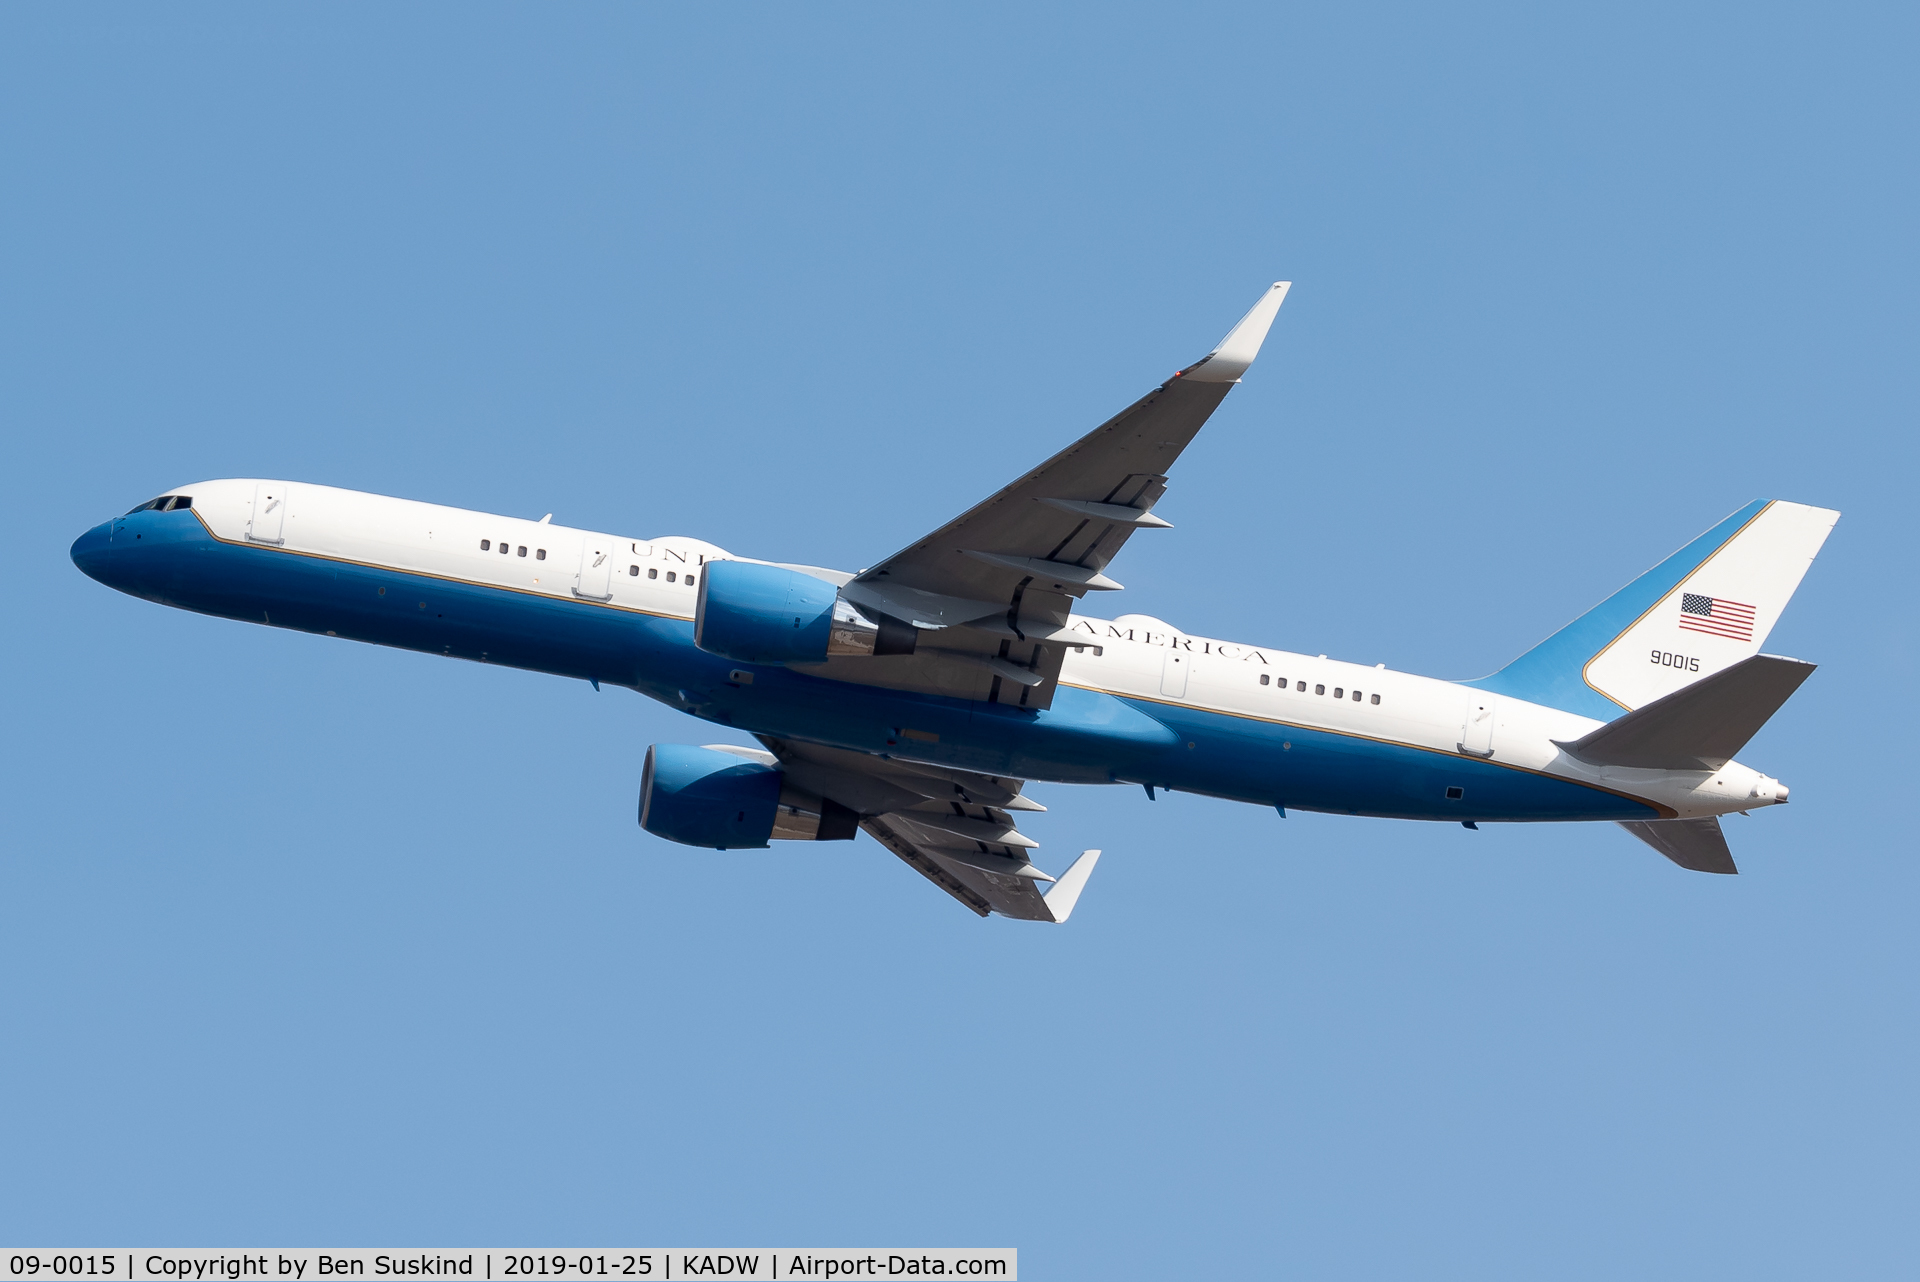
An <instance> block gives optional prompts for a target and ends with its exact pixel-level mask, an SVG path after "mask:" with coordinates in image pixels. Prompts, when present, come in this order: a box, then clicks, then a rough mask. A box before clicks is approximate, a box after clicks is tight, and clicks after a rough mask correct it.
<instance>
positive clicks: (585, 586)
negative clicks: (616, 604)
mask: <svg viewBox="0 0 1920 1282" xmlns="http://www.w3.org/2000/svg"><path fill="white" fill-rule="evenodd" d="M573 594H574V595H575V596H577V597H585V598H586V599H587V600H589V601H611V600H613V540H612V539H609V538H607V537H605V536H604V535H599V534H589V535H588V536H587V538H586V541H585V542H584V543H582V544H581V545H580V576H579V577H578V578H577V579H575V580H574V583H573Z"/></svg>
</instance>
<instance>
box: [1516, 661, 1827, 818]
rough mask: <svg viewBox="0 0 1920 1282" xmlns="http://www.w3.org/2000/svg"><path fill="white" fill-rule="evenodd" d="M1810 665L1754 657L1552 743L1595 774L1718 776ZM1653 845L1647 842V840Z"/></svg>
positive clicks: (1806, 674) (1802, 678)
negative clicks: (1616, 769)
mask: <svg viewBox="0 0 1920 1282" xmlns="http://www.w3.org/2000/svg"><path fill="white" fill-rule="evenodd" d="M1814 666H1815V665H1814V664H1811V663H1807V662H1804V661H1802V660H1800V659H1783V658H1780V657H1779V656H1778V655H1772V654H1756V655H1754V656H1753V657H1752V658H1749V659H1742V660H1741V661H1740V662H1738V663H1736V664H1734V665H1733V666H1732V667H1730V668H1725V669H1723V670H1721V671H1719V672H1716V673H1714V674H1713V675H1712V676H1710V677H1702V678H1701V679H1700V680H1698V681H1696V682H1694V683H1693V684H1692V685H1690V686H1685V687H1682V688H1681V689H1679V690H1676V691H1674V692H1673V693H1672V694H1670V695H1667V696H1666V697H1664V698H1660V699H1655V700H1654V701H1653V702H1652V703H1649V704H1647V705H1645V706H1644V707H1639V708H1635V709H1634V710H1633V711H1632V712H1629V713H1627V714H1626V715H1625V716H1623V717H1619V718H1617V719H1615V720H1613V721H1609V722H1608V723H1607V724H1606V725H1604V726H1601V727H1600V728H1599V729H1598V730H1595V731H1593V732H1592V733H1591V734H1588V735H1586V736H1584V737H1582V738H1579V739H1575V740H1573V741H1571V742H1566V741H1563V740H1559V739H1556V740H1554V742H1555V743H1557V744H1559V746H1560V747H1562V748H1565V749H1566V750H1567V751H1568V752H1570V753H1572V754H1573V755H1574V756H1576V757H1578V758H1580V760H1582V761H1585V762H1589V763H1591V764H1593V765H1596V766H1630V767H1634V768H1638V769H1643V770H1703V769H1704V770H1718V769H1719V768H1720V767H1722V766H1724V765H1726V764H1727V762H1729V761H1731V760H1733V758H1734V756H1735V754H1737V753H1738V752H1739V751H1740V749H1742V748H1744V747H1746V746H1747V741H1748V740H1749V739H1751V738H1753V736H1754V735H1755V734H1757V733H1758V732H1759V730H1760V727H1761V726H1763V725H1765V724H1766V723H1767V718H1768V717H1771V716H1772V715H1773V714H1774V713H1776V712H1778V711H1779V710H1780V705H1781V704H1783V703H1785V702H1786V701H1787V699H1788V698H1789V697H1790V696H1791V695H1792V694H1793V692H1794V691H1795V690H1798V689H1799V688H1800V683H1801V682H1802V681H1805V680H1806V679H1807V678H1808V677H1809V676H1811V675H1812V674H1813V669H1814ZM1647 840H1651V838H1647Z"/></svg>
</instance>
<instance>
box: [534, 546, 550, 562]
mask: <svg viewBox="0 0 1920 1282" xmlns="http://www.w3.org/2000/svg"><path fill="white" fill-rule="evenodd" d="M533 559H534V560H536V561H544V560H546V559H547V550H546V549H545V548H535V549H534V550H533Z"/></svg>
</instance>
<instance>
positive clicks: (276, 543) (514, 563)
mask: <svg viewBox="0 0 1920 1282" xmlns="http://www.w3.org/2000/svg"><path fill="white" fill-rule="evenodd" d="M261 484H263V483H261V482H256V481H254V480H251V479H246V480H222V481H208V482H201V483H198V484H195V485H190V486H184V487H181V488H180V490H179V491H177V492H178V493H181V494H188V495H191V496H192V498H193V511H194V513H196V514H197V515H198V516H199V518H200V519H201V520H202V521H204V522H205V524H206V526H207V527H208V529H209V530H210V531H211V532H212V534H213V535H214V536H215V537H217V538H219V539H222V540H225V541H229V542H233V543H250V544H253V545H255V546H270V547H276V548H279V549H281V550H283V551H285V552H287V553H289V554H295V555H307V556H319V557H325V558H329V559H333V560H338V561H343V562H350V563H354V564H358V565H367V566H377V567H381V568H386V569H392V570H397V571H402V572H407V573H414V574H423V575H431V576H434V577H437V578H443V579H449V580H453V581H457V582H463V583H471V584H477V585H483V586H488V587H497V588H502V589H506V590H509V591H515V592H524V593H533V594H539V595H547V596H552V597H556V598H562V599H567V600H575V601H578V600H586V601H589V602H591V603H593V604H596V605H599V606H601V607H602V608H605V609H609V610H626V611H636V612H640V613H644V614H651V615H656V616H661V617H666V618H677V619H688V620H690V619H692V618H693V617H694V610H695V603H696V587H697V576H698V575H699V574H700V567H701V566H702V565H703V564H704V563H705V562H706V561H709V560H728V559H734V558H732V557H731V556H730V555H729V554H728V553H727V552H726V551H724V550H723V549H721V548H719V547H716V546H715V545H713V544H711V543H706V542H703V541H701V540H699V539H691V538H680V537H655V538H648V539H636V538H632V537H629V536H625V535H611V534H604V533H598V532H594V531H587V530H579V529H573V528H569V527H566V526H559V525H552V524H547V523H543V522H538V521H529V520H525V519H522V518H518V517H508V516H495V515H490V514H487V513H483V512H473V511H468V510H465V509H461V508H452V507H442V506H439V505H437V504H431V503H419V502H414V501H411V500H407V499H398V498H388V497H384V496H381V495H375V494H366V493H361V492H358V491H353V490H343V489H336V488H333V487H330V486H321V485H307V484H291V485H284V486H282V489H283V490H284V501H285V506H284V510H283V511H282V512H281V514H280V515H281V520H280V521H279V522H278V523H277V524H275V525H273V526H272V527H271V528H267V529H263V530H261V531H257V532H256V531H254V530H253V529H252V528H251V523H252V521H253V519H254V518H253V511H254V507H255V499H256V490H257V488H258V487H259V486H260V485H261ZM266 484H271V483H266ZM256 534H257V535H258V537H255V535H256ZM502 549H504V551H503V550H502ZM832 577H833V578H835V579H836V580H840V579H844V578H845V577H846V576H844V575H833V576H832ZM1071 626H1072V629H1073V630H1074V631H1076V632H1080V633H1084V635H1085V637H1086V645H1085V647H1084V648H1080V649H1072V650H1069V651H1068V652H1067V655H1066V660H1065V666H1064V667H1063V669H1062V672H1061V677H1060V680H1061V683H1062V684H1064V685H1069V686H1077V687H1081V688H1083V689H1089V690H1097V691H1104V692H1106V693H1109V694H1113V695H1117V696H1122V697H1125V698H1128V699H1136V700H1142V701H1147V702H1157V703H1165V704H1177V705H1180V706H1183V707H1189V708H1194V709H1200V710H1205V711H1210V712H1216V713H1220V714H1223V715H1226V716H1230V717H1236V718H1246V719H1251V720H1258V721H1263V722H1268V723H1272V724H1275V725H1281V726H1288V725H1293V726H1300V727H1303V728H1310V729H1314V730H1322V731H1328V732H1331V733H1335V734H1340V735H1348V736H1355V737H1360V738H1365V739H1369V740H1374V741H1377V742H1381V743H1390V744H1399V745H1405V746H1408V747H1412V748H1418V749H1424V750H1429V751H1434V752H1441V753H1460V752H1463V751H1466V750H1468V749H1471V750H1472V752H1471V755H1473V756H1475V757H1478V758H1481V759H1485V760H1488V761H1491V762H1494V763H1498V764H1502V765H1507V766H1511V767H1517V768H1519V769H1522V770H1526V771H1531V772H1535V773H1539V774H1544V775H1548V776H1553V777H1557V778H1561V779H1566V780H1569V781H1573V782H1578V783H1583V784H1591V785H1595V786H1598V787H1600V788H1603V789H1605V790H1607V791H1609V792H1613V793H1618V794H1624V795H1627V796H1631V797H1634V798H1638V799H1640V800H1642V801H1645V802H1646V803H1648V804H1649V805H1652V806H1654V807H1655V808H1656V809H1658V810H1659V811H1661V812H1662V814H1663V815H1665V816H1667V817H1677V818H1696V817H1705V816H1712V815H1721V814H1726V813H1729V812H1732V811H1739V810H1746V809H1750V808H1754V807H1757V806H1763V805H1769V804H1772V803H1773V802H1774V801H1775V799H1776V797H1777V796H1779V795H1783V794H1784V790H1783V789H1780V788H1779V786H1778V784H1777V783H1776V782H1775V781H1774V780H1772V779H1770V778H1768V777H1767V776H1764V775H1762V774H1760V773H1759V772H1757V771H1754V770H1751V769H1749V768H1748V767H1746V766H1743V765H1740V764H1738V763H1735V762H1729V763H1728V764H1727V765H1726V766H1725V767H1723V768H1722V769H1720V770H1718V771H1712V772H1709V771H1706V770H1698V771H1665V770H1641V769H1629V768H1623V767H1604V766H1594V765H1589V764H1587V763H1586V762H1583V761H1580V760H1578V759H1577V758H1574V757H1572V756H1570V755H1569V754H1568V753H1566V752H1565V751H1564V750H1562V749H1561V748H1560V747H1558V746H1556V744H1555V742H1554V741H1555V740H1560V741H1562V742H1570V741H1572V740H1575V739H1578V738H1579V737H1581V736H1582V735H1584V734H1586V733H1587V732H1588V731H1590V730H1593V729H1595V728H1596V727H1597V726H1599V725H1600V724H1601V723H1600V722H1598V721H1596V720H1593V719H1591V718H1588V717H1583V716H1578V715H1576V714H1573V713H1569V712H1565V711H1561V710H1559V709H1555V708H1549V707H1544V706H1541V705H1539V704H1535V703H1528V702H1525V701H1522V700H1518V699H1513V698H1508V697H1505V696H1501V695H1497V694H1492V693H1489V692H1486V691H1483V690H1478V689H1474V688H1472V687H1469V686H1463V685H1459V684H1456V683H1454V682H1449V681H1441V680H1436V679H1434V678H1430V677H1422V676H1415V675H1413V674H1411V673H1404V672H1396V671H1393V670H1390V669H1388V668H1386V667H1384V666H1371V667H1369V666H1365V665H1362V664H1355V663H1344V662H1341V661H1339V660H1336V659H1328V658H1324V657H1318V656H1311V655H1303V654H1295V653H1291V652H1289V651H1285V650H1279V649H1275V648H1272V647H1266V646H1255V645H1248V644H1242V643H1231V642H1222V641H1218V640H1214V639H1212V638H1207V637H1196V636H1191V635H1189V634H1186V633H1184V632H1181V631H1180V630H1179V629H1177V628H1175V627H1174V626H1172V625H1171V624H1167V623H1164V622H1162V621H1160V620H1158V619H1154V618H1151V617H1148V616H1144V615H1122V616H1120V617H1119V618H1117V619H1112V620H1107V619H1099V618H1093V617H1090V616H1082V615H1079V614H1075V615H1074V616H1073V618H1072V624H1071ZM1263 678H1265V681H1264V682H1263V680H1262V679H1263ZM1356 691H1357V692H1359V695H1360V698H1359V699H1358V700H1356V699H1355V697H1354V695H1355V692H1356ZM1336 692H1338V695H1337V696H1336ZM1376 697H1377V699H1378V702H1375V700H1376ZM1469 722H1474V723H1476V728H1474V729H1468V726H1469Z"/></svg>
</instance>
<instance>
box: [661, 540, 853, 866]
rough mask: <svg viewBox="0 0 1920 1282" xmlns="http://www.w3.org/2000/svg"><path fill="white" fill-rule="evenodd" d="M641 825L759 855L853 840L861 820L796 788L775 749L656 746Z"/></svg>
mask: <svg viewBox="0 0 1920 1282" xmlns="http://www.w3.org/2000/svg"><path fill="white" fill-rule="evenodd" d="M722 564H727V563H726V562H722ZM640 826H641V827H642V828H645V829H646V830H647V831H648V832H650V833H652V834H653V835H654V836H656V837H665V838H666V839H667V840H668V841H677V842H679V843H680V844H681V845H683V846H705V847H707V848H709V849H712V850H757V849H764V848H765V847H766V845H767V843H768V842H769V841H851V840H852V839H853V836H854V833H855V832H856V831H858V829H859V826H860V816H859V815H857V814H855V813H854V812H853V811H852V810H849V809H848V808H847V807H845V806H842V805H840V804H838V803H836V802H833V801H830V800H828V799H826V798H825V797H817V796H814V795H813V794H811V793H807V792H803V791H801V790H799V789H797V788H794V787H792V786H791V785H790V784H788V783H787V780H786V776H785V775H784V774H782V773H781V771H780V768H779V765H778V763H777V762H776V761H775V759H774V756H773V754H772V753H770V752H757V751H755V750H753V749H750V748H734V747H717V746H716V747H711V748H696V747H694V746H693V745H692V744H685V743H656V744H654V745H653V746H652V747H650V748H648V749H647V764H646V768H645V769H644V770H643V771H642V772H641V776H640Z"/></svg>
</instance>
